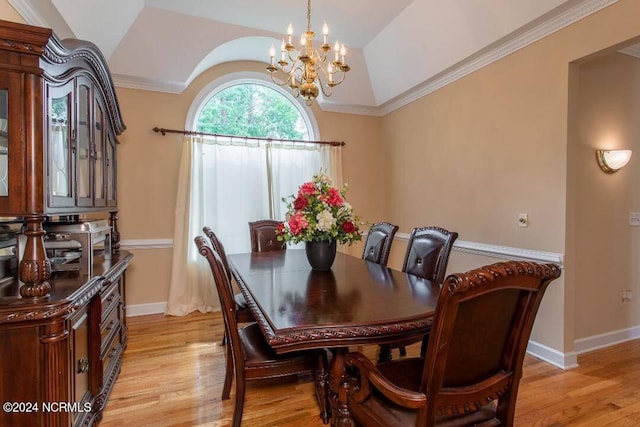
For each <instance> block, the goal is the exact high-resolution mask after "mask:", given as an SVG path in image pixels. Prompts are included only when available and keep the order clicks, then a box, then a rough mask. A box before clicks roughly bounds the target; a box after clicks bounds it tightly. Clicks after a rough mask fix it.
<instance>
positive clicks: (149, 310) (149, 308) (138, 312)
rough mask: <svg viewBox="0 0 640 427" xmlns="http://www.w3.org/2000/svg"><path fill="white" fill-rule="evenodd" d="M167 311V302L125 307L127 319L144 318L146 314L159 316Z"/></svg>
mask: <svg viewBox="0 0 640 427" xmlns="http://www.w3.org/2000/svg"><path fill="white" fill-rule="evenodd" d="M166 310H167V302H166V301H164V302H152V303H149V304H134V305H127V317H134V316H145V315H147V314H161V313H164V312H165V311H166Z"/></svg>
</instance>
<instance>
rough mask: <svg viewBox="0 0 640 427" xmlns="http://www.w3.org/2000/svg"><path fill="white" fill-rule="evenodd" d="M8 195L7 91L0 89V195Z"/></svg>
mask: <svg viewBox="0 0 640 427" xmlns="http://www.w3.org/2000/svg"><path fill="white" fill-rule="evenodd" d="M8 195H9V91H8V90H7V89H0V196H8Z"/></svg>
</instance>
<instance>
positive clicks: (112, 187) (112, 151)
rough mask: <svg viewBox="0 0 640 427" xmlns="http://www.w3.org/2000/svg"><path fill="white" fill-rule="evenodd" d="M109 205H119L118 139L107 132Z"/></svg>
mask: <svg viewBox="0 0 640 427" xmlns="http://www.w3.org/2000/svg"><path fill="white" fill-rule="evenodd" d="M107 135H108V136H107V143H106V154H107V159H106V160H107V161H106V163H105V164H106V167H107V206H118V202H117V200H116V194H117V193H116V139H115V138H114V137H113V136H112V135H111V134H109V133H107Z"/></svg>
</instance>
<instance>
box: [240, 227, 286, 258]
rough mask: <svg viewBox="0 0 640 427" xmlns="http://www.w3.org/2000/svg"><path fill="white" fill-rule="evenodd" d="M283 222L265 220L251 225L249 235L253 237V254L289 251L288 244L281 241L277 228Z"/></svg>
mask: <svg viewBox="0 0 640 427" xmlns="http://www.w3.org/2000/svg"><path fill="white" fill-rule="evenodd" d="M280 224H282V222H281V221H274V220H271V219H263V220H260V221H253V222H250V223H249V235H250V237H251V252H269V251H283V250H285V249H287V243H286V242H284V241H279V240H278V238H277V234H276V228H277V227H278V225H280Z"/></svg>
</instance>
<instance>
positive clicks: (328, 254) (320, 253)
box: [304, 240, 336, 271]
mask: <svg viewBox="0 0 640 427" xmlns="http://www.w3.org/2000/svg"><path fill="white" fill-rule="evenodd" d="M304 249H305V252H306V254H307V260H308V261H309V265H311V268H312V269H314V270H318V271H324V270H330V269H331V266H332V265H333V260H334V259H335V258H336V241H335V240H332V241H330V242H327V241H322V242H306V243H305V246H304Z"/></svg>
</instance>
